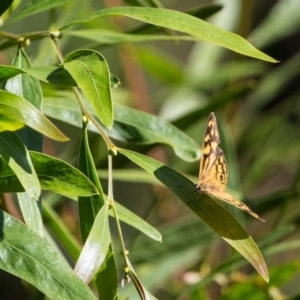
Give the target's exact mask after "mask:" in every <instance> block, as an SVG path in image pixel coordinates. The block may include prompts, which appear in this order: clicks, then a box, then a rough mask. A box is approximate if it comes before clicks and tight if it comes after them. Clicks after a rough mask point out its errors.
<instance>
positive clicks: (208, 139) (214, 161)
mask: <svg viewBox="0 0 300 300" xmlns="http://www.w3.org/2000/svg"><path fill="white" fill-rule="evenodd" d="M219 143H220V135H219V131H218V126H217V119H216V117H215V115H214V113H210V115H209V117H208V121H207V126H206V130H205V134H204V138H203V142H202V154H201V160H200V170H199V180H198V183H197V184H196V185H195V190H196V191H199V192H202V193H205V194H208V195H211V196H214V197H216V198H218V199H221V200H223V201H226V202H227V203H229V204H231V205H233V206H235V207H237V208H239V209H242V210H244V211H246V212H247V213H249V214H250V215H252V216H253V217H255V218H257V219H260V220H262V221H264V220H263V219H261V218H260V217H259V216H258V215H257V214H256V213H254V212H253V211H252V210H251V209H250V208H249V207H248V206H247V205H246V204H244V203H243V202H241V201H239V200H237V199H235V198H234V197H233V196H231V195H230V194H228V193H226V192H225V190H226V184H227V180H228V169H227V165H226V160H225V156H224V153H223V151H222V149H221V148H220V147H219V146H218V145H219Z"/></svg>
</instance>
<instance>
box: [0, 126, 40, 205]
mask: <svg viewBox="0 0 300 300" xmlns="http://www.w3.org/2000/svg"><path fill="white" fill-rule="evenodd" d="M0 154H1V155H2V159H3V163H4V161H5V162H6V163H4V164H5V165H6V164H7V167H8V168H10V170H11V172H12V174H13V175H15V177H16V178H18V179H17V180H18V181H19V183H20V185H21V187H22V188H23V189H24V190H25V191H26V192H27V193H28V195H29V197H32V198H33V199H35V200H38V198H39V196H40V193H41V186H40V182H39V179H38V176H37V174H36V171H35V169H34V165H33V164H32V161H31V158H30V156H29V152H28V151H27V149H26V147H25V145H24V144H23V143H22V142H21V140H20V138H19V137H18V136H17V135H16V134H15V133H14V132H10V131H4V132H1V133H0ZM1 171H2V168H1Z"/></svg>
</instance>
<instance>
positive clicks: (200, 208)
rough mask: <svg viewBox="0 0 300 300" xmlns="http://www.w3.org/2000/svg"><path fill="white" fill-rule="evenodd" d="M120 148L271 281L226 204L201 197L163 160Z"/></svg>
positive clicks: (259, 257)
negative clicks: (224, 205) (225, 206)
mask: <svg viewBox="0 0 300 300" xmlns="http://www.w3.org/2000/svg"><path fill="white" fill-rule="evenodd" d="M118 151H119V152H120V153H122V154H123V155H125V156H127V157H128V158H129V159H130V160H131V161H133V162H134V163H136V164H137V165H139V166H140V167H141V168H143V169H145V170H146V171H147V172H149V173H151V174H153V176H155V177H156V178H157V179H158V180H160V181H161V182H162V183H163V184H164V185H166V186H167V187H168V188H169V189H171V190H172V191H173V192H174V193H175V194H176V195H177V196H178V197H179V198H180V199H181V200H182V201H183V202H185V203H186V205H188V206H189V207H190V208H191V210H192V211H193V212H194V213H195V214H196V215H198V216H199V217H200V218H201V219H202V220H203V221H204V222H205V223H206V224H207V225H208V226H210V227H211V228H212V229H213V230H214V231H215V232H216V233H217V234H219V235H220V236H221V237H222V238H223V239H224V240H225V241H226V242H227V243H229V244H230V245H231V246H232V247H233V248H235V249H236V250H237V251H238V252H239V253H240V254H241V255H243V256H244V257H245V258H246V259H247V260H248V261H249V263H251V264H252V266H253V267H254V268H255V269H256V270H257V272H258V273H259V274H260V275H261V276H262V278H264V280H266V281H268V279H269V276H268V270H267V266H266V264H265V261H264V259H263V256H262V255H261V253H260V251H259V249H258V248H257V246H256V244H255V243H254V241H253V240H252V238H251V237H250V236H249V234H248V233H247V232H246V231H245V230H244V228H243V227H242V226H241V225H240V224H239V222H238V221H237V220H236V219H235V218H234V217H233V216H232V215H231V214H230V213H229V212H228V211H227V210H226V209H225V208H224V207H223V206H222V205H220V204H219V203H218V202H216V201H214V200H212V199H210V198H209V197H208V196H207V195H204V194H203V195H201V196H200V197H201V199H199V196H198V194H197V193H195V191H194V184H193V183H192V182H191V181H190V180H188V179H187V178H186V177H184V176H182V175H181V174H179V173H177V172H176V171H174V170H172V169H170V168H168V167H167V166H165V165H163V164H162V163H160V162H158V161H155V160H153V159H150V158H149V157H146V156H144V155H141V154H138V153H136V152H133V151H129V150H124V149H120V148H119V149H118Z"/></svg>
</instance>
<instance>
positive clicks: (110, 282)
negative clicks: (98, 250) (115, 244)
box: [95, 246, 118, 300]
mask: <svg viewBox="0 0 300 300" xmlns="http://www.w3.org/2000/svg"><path fill="white" fill-rule="evenodd" d="M95 282H96V284H97V288H98V293H99V295H100V297H101V298H102V299H111V300H117V299H118V277H117V269H116V263H115V259H114V255H113V251H112V248H111V246H110V247H109V248H108V251H107V254H106V257H105V260H104V262H103V263H102V265H101V267H100V269H99V271H98V273H97V275H96V278H95Z"/></svg>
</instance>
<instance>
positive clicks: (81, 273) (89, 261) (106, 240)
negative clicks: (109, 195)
mask: <svg viewBox="0 0 300 300" xmlns="http://www.w3.org/2000/svg"><path fill="white" fill-rule="evenodd" d="M109 245H110V232H109V224H108V204H104V205H103V206H102V208H101V209H100V211H99V212H98V214H97V216H96V218H95V222H94V225H93V227H92V229H91V231H90V234H89V236H88V238H87V240H86V242H85V244H84V247H83V249H82V251H81V253H80V256H79V258H78V261H77V263H76V266H75V268H74V272H75V274H77V276H78V277H79V278H81V280H82V281H83V282H85V283H89V282H90V281H91V280H92V278H93V277H94V275H95V274H96V273H97V271H98V270H99V268H100V266H101V264H102V263H103V262H104V260H105V257H106V254H107V251H108V248H109Z"/></svg>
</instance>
